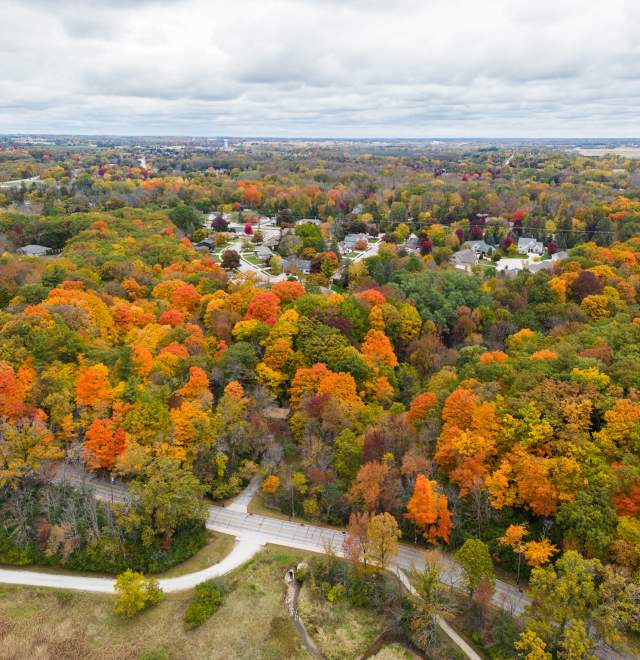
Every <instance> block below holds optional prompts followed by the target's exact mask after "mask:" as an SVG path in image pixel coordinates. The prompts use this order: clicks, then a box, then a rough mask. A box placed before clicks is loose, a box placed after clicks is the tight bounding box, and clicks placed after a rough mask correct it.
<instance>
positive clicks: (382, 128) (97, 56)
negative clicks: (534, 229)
mask: <svg viewBox="0 0 640 660" xmlns="http://www.w3.org/2000/svg"><path fill="white" fill-rule="evenodd" d="M3 5H4V6H3V20H2V22H0V59H1V60H2V62H3V65H2V67H0V131H3V132H18V131H21V132H36V131H40V132H56V131H64V132H87V133H90V132H100V133H109V132H113V133H129V134H135V133H141V134H172V135H175V134H184V135H220V134H227V135H260V134H262V135H275V136H294V137H295V136H319V137H324V136H345V137H346V136H354V137H368V136H372V137H376V136H379V137H385V136H390V137H394V136H398V137H430V136H447V135H455V136H482V135H492V136H500V135H517V136H525V135H532V136H535V135H540V136H541V135H549V136H555V135H584V136H587V135H593V136H607V135H611V136H634V135H636V134H637V132H638V128H637V117H636V116H634V115H637V111H636V108H637V107H638V101H640V42H638V40H637V37H636V34H635V26H637V25H638V24H639V22H640V3H629V2H626V1H625V0H610V2H608V3H606V6H605V3H602V2H600V0H562V1H561V2H558V1H557V0H521V1H519V2H512V1H511V0H485V2H477V0H398V1H397V2H393V3H390V2H388V1H387V0H384V1H383V0H236V2H234V3H230V2H228V1H227V0H225V1H223V0H137V1H135V2H133V1H128V0H109V1H105V0H76V1H74V0H27V1H25V0H5V1H4V3H3Z"/></svg>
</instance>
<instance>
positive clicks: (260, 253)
mask: <svg viewBox="0 0 640 660" xmlns="http://www.w3.org/2000/svg"><path fill="white" fill-rule="evenodd" d="M272 256H273V252H272V251H271V249H270V248H269V247H267V246H266V245H258V246H257V247H256V257H258V259H260V260H261V261H263V262H264V263H268V261H269V259H271V257H272Z"/></svg>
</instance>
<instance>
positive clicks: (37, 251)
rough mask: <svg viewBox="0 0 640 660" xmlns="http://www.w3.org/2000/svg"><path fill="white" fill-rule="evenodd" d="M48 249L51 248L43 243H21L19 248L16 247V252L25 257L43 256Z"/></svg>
mask: <svg viewBox="0 0 640 660" xmlns="http://www.w3.org/2000/svg"><path fill="white" fill-rule="evenodd" d="M50 250H51V248H48V247H46V246H44V245H33V244H32V245H23V246H22V247H21V248H18V254H21V255H23V256H25V257H44V256H45V255H46V254H48V253H49V251H50Z"/></svg>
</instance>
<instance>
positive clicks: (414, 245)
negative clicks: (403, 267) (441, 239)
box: [404, 234, 420, 251]
mask: <svg viewBox="0 0 640 660" xmlns="http://www.w3.org/2000/svg"><path fill="white" fill-rule="evenodd" d="M418 245H420V239H419V238H418V237H417V236H416V235H415V234H409V236H408V237H407V240H406V241H405V243H404V247H405V249H407V250H409V251H415V250H417V249H418Z"/></svg>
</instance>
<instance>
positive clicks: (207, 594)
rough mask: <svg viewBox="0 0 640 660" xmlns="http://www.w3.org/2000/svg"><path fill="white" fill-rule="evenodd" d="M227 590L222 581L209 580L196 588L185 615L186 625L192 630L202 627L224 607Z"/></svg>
mask: <svg viewBox="0 0 640 660" xmlns="http://www.w3.org/2000/svg"><path fill="white" fill-rule="evenodd" d="M225 593H226V588H225V586H224V584H223V583H222V582H221V581H220V580H207V581H206V582H202V583H201V584H199V585H197V586H196V589H195V595H194V597H193V600H192V601H191V602H190V603H189V607H187V611H186V612H185V613H184V625H185V628H187V630H192V629H193V628H197V627H198V626H200V625H202V624H203V623H204V622H205V621H206V620H207V619H208V618H209V617H210V616H212V615H213V613H214V612H215V611H216V610H217V609H218V608H219V607H220V605H222V602H223V600H224V595H225Z"/></svg>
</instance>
